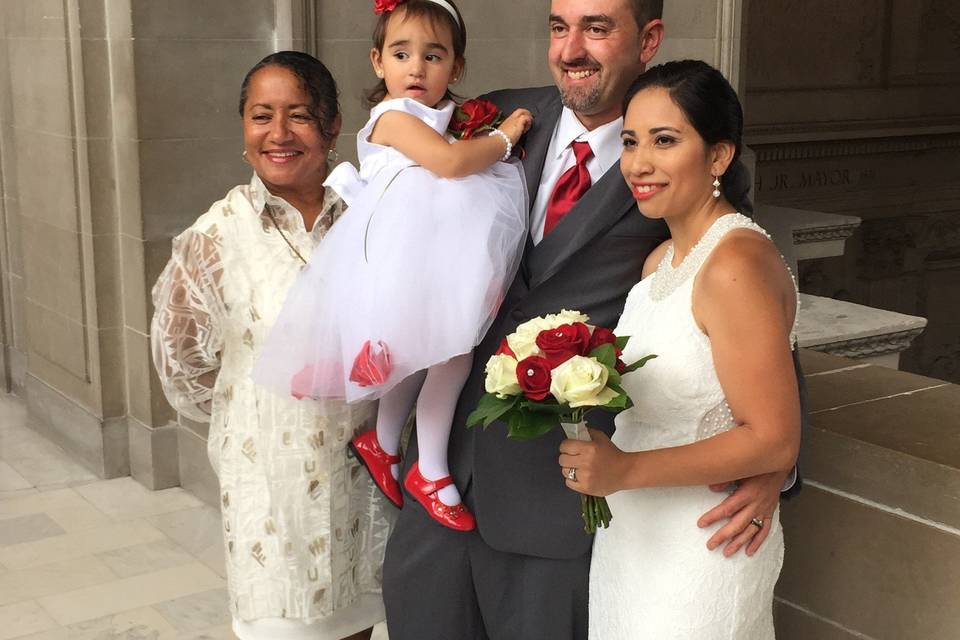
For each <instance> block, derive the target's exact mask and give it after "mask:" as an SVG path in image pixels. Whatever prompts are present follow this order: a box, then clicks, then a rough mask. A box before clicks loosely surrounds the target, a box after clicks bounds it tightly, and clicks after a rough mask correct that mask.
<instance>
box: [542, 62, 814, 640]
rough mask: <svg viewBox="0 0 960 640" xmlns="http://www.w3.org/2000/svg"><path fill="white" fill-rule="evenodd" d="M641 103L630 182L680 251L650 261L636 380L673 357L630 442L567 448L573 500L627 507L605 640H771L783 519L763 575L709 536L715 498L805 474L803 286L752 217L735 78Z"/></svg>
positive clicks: (601, 555)
mask: <svg viewBox="0 0 960 640" xmlns="http://www.w3.org/2000/svg"><path fill="white" fill-rule="evenodd" d="M627 101H628V102H627V104H628V108H627V109H626V113H625V118H624V131H623V145H624V150H623V156H622V159H621V169H622V171H623V174H624V177H625V179H626V181H627V183H628V184H629V185H630V187H631V189H632V190H633V192H634V194H635V196H636V198H637V200H638V201H639V205H640V210H641V211H642V212H643V214H644V215H646V216H649V217H657V218H663V219H664V220H665V221H666V222H667V224H668V226H669V227H670V232H671V236H672V238H673V239H672V241H669V242H667V243H665V244H664V245H663V246H661V247H660V248H659V249H658V250H657V251H655V252H654V253H653V254H652V255H651V256H650V258H649V259H648V260H647V264H646V265H645V267H644V273H643V274H642V277H643V279H642V280H641V281H640V282H639V283H638V284H637V285H636V286H635V287H634V288H633V290H632V291H631V292H630V295H629V296H628V298H627V301H626V305H625V308H624V312H623V315H622V316H621V319H620V323H619V325H618V327H617V329H616V333H617V335H629V336H631V340H630V343H629V344H628V345H627V348H626V349H625V351H624V354H623V359H624V361H625V362H631V361H633V360H636V359H638V358H639V357H641V356H642V355H644V354H648V353H655V354H657V355H658V358H656V359H654V360H652V361H650V362H649V363H648V364H647V365H646V366H645V367H644V368H643V369H641V370H639V371H637V372H635V373H632V374H627V375H626V376H624V378H623V386H624V388H625V389H626V390H627V392H628V394H629V395H630V397H631V398H632V399H633V401H634V403H635V404H634V407H633V408H632V409H629V410H627V411H625V412H623V413H621V414H620V415H619V416H618V417H617V420H616V426H617V428H616V433H615V435H614V437H613V439H612V441H611V440H609V439H607V438H606V437H604V436H603V434H602V433H600V432H599V431H594V432H593V434H594V442H592V443H579V442H574V441H566V442H564V443H563V444H562V446H561V456H560V465H561V467H562V471H563V473H564V475H565V476H566V477H567V478H568V480H567V485H568V486H569V487H570V488H571V489H574V490H576V491H580V492H583V493H587V494H592V495H605V496H609V498H608V499H609V503H610V508H611V510H612V511H613V514H614V516H613V521H612V523H611V525H610V528H609V529H605V530H601V531H599V532H598V533H597V536H596V539H595V542H594V547H593V560H592V564H591V571H590V609H589V611H590V638H591V639H592V640H622V639H626V638H631V639H632V638H644V639H646V638H649V639H651V640H653V639H655V640H666V639H669V638H677V639H681V638H682V639H689V640H721V639H723V640H767V639H771V638H773V637H774V630H773V616H772V604H773V588H774V585H775V583H776V581H777V577H778V575H779V573H780V567H781V565H782V561H783V534H782V531H781V529H780V524H779V518H778V514H777V512H774V513H757V514H756V517H755V519H754V524H755V525H756V526H758V527H760V528H761V529H763V528H768V531H767V532H766V533H767V540H766V542H765V543H764V545H763V546H762V547H761V548H760V550H759V551H757V553H756V554H755V555H753V556H752V557H748V556H746V555H744V554H738V555H733V556H732V557H725V556H724V555H723V554H722V553H721V552H720V551H719V550H710V549H708V547H707V541H708V539H709V538H710V536H711V535H712V532H713V529H714V528H715V527H713V528H705V529H700V528H698V527H696V526H694V524H693V523H695V522H696V521H697V519H698V517H699V515H700V514H702V513H704V512H705V511H707V510H709V509H710V508H711V506H712V505H713V504H714V502H715V501H716V497H715V494H713V493H712V492H711V491H710V489H709V488H708V485H711V484H715V483H720V482H725V481H727V480H729V479H730V478H744V477H749V476H755V475H758V474H763V473H770V472H773V471H778V470H780V471H783V470H787V469H790V468H791V467H793V465H794V462H795V459H796V455H797V451H798V449H799V441H800V406H799V396H798V390H797V380H796V374H795V371H794V365H793V360H792V354H791V344H792V343H793V340H792V332H793V327H794V319H795V315H796V310H797V294H796V288H795V284H794V282H793V280H792V278H791V275H790V273H789V270H788V269H787V267H786V266H785V264H784V262H783V259H782V258H781V256H780V254H779V253H778V251H777V250H776V248H775V247H774V245H773V243H772V242H771V241H770V239H769V237H768V236H767V234H766V232H764V231H763V229H761V228H760V227H758V226H757V225H756V224H754V223H753V222H751V221H750V219H749V218H747V217H745V216H743V215H741V214H739V213H735V212H736V211H737V206H744V205H745V202H746V198H745V194H746V189H743V188H739V189H738V185H742V184H745V183H744V181H743V179H742V175H741V172H744V173H743V175H745V170H744V169H743V168H742V166H741V165H740V164H739V162H738V160H737V156H738V155H739V151H740V132H741V128H742V114H741V110H740V105H739V102H738V101H737V98H736V94H735V93H734V91H733V89H732V88H730V85H729V84H728V83H727V82H726V80H724V79H723V77H722V76H721V75H720V73H719V72H718V71H716V70H715V69H713V68H712V67H710V66H709V65H707V64H705V63H702V62H691V61H684V62H674V63H667V64H665V65H661V66H659V67H656V68H654V69H651V70H649V71H648V72H647V73H646V74H644V76H641V78H640V79H638V81H637V83H636V84H635V85H634V87H632V89H631V91H630V92H629V93H628V94H627ZM716 178H719V179H720V182H718V183H714V180H715V179H716ZM712 183H714V184H712ZM732 203H736V205H737V206H735V205H734V204H732ZM747 206H748V205H747ZM638 275H639V274H638ZM571 469H575V470H576V471H575V472H572V473H571V471H570V470H571ZM571 476H572V477H573V478H575V479H570V478H571Z"/></svg>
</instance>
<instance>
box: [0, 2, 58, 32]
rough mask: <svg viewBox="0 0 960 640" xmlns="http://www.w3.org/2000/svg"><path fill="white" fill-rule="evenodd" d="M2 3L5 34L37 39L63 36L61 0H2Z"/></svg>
mask: <svg viewBox="0 0 960 640" xmlns="http://www.w3.org/2000/svg"><path fill="white" fill-rule="evenodd" d="M3 4H4V26H5V32H6V35H8V36H15V37H17V38H38V39H39V38H45V39H48V38H49V39H56V38H61V39H62V38H63V37H64V3H63V1H62V0H4V2H3Z"/></svg>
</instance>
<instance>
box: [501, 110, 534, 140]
mask: <svg viewBox="0 0 960 640" xmlns="http://www.w3.org/2000/svg"><path fill="white" fill-rule="evenodd" d="M531 125H533V114H532V113H530V112H529V111H527V110H526V109H517V110H516V111H514V112H513V113H511V114H510V115H509V116H507V119H506V120H504V121H503V122H501V123H500V127H499V129H500V131H503V132H504V133H505V134H507V137H508V138H510V142H512V143H513V144H517V141H518V140H520V137H521V136H522V135H523V134H525V133H526V132H527V130H528V129H530V127H531Z"/></svg>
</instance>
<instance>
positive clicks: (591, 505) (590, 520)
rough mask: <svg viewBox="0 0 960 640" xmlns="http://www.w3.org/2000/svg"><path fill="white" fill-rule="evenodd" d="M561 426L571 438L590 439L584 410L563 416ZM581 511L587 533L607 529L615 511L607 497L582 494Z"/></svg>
mask: <svg viewBox="0 0 960 640" xmlns="http://www.w3.org/2000/svg"><path fill="white" fill-rule="evenodd" d="M560 426H561V427H563V432H564V433H565V434H567V437H568V438H570V439H571V440H582V441H585V442H587V441H589V440H590V432H589V431H587V425H586V424H585V423H584V422H583V411H582V410H579V411H575V412H574V413H573V414H571V415H569V416H562V417H561V418H560ZM580 513H581V515H582V516H583V530H584V531H586V532H587V533H596V532H597V528H599V527H603V528H604V529H606V528H607V527H609V526H610V521H611V520H613V513H611V512H610V506H609V505H608V504H607V499H606V498H603V497H600V496H588V495H585V494H580Z"/></svg>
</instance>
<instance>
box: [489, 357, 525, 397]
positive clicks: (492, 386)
mask: <svg viewBox="0 0 960 640" xmlns="http://www.w3.org/2000/svg"><path fill="white" fill-rule="evenodd" d="M486 371H487V379H486V381H485V382H484V389H485V390H486V392H487V393H495V394H497V396H498V397H500V398H505V397H507V396H515V395H517V394H518V393H520V391H521V389H520V383H519V382H518V381H517V360H516V358H514V357H512V356H508V355H502V354H501V355H495V356H493V357H492V358H490V359H489V360H487V369H486Z"/></svg>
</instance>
